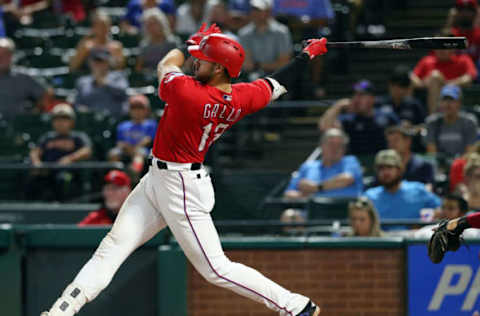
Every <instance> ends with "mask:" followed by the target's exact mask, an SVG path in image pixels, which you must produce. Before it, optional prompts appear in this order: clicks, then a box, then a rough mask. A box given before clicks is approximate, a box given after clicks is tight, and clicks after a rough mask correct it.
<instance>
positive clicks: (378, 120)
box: [319, 80, 399, 155]
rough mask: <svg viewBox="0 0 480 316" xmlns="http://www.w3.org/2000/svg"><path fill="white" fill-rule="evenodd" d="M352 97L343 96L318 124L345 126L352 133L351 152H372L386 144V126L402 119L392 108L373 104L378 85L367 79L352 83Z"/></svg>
mask: <svg viewBox="0 0 480 316" xmlns="http://www.w3.org/2000/svg"><path fill="white" fill-rule="evenodd" d="M353 91H354V94H353V96H352V98H345V99H340V100H338V101H337V102H335V104H333V105H332V106H331V107H330V108H329V109H328V110H327V111H326V112H325V114H324V115H323V116H322V117H321V118H320V121H319V127H320V129H321V130H326V129H328V128H332V127H338V128H340V127H341V128H343V130H344V131H345V133H346V134H347V135H348V137H350V147H349V153H351V154H353V155H370V154H372V153H376V152H378V151H379V150H381V149H385V148H386V145H387V144H386V141H385V136H384V133H385V129H386V128H387V127H389V126H392V125H397V124H398V123H399V120H398V117H397V115H396V114H395V113H393V111H384V110H381V109H377V108H375V107H374V105H375V88H374V86H373V84H372V83H371V82H370V81H368V80H361V81H359V82H357V83H355V85H354V86H353Z"/></svg>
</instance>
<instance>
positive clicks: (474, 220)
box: [467, 212, 480, 228]
mask: <svg viewBox="0 0 480 316" xmlns="http://www.w3.org/2000/svg"><path fill="white" fill-rule="evenodd" d="M467 222H468V224H470V226H471V227H473V228H480V212H478V213H473V214H470V215H467Z"/></svg>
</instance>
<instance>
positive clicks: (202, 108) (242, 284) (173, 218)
mask: <svg viewBox="0 0 480 316" xmlns="http://www.w3.org/2000/svg"><path fill="white" fill-rule="evenodd" d="M219 31H220V30H219V29H218V27H216V26H215V25H212V26H211V27H210V28H209V29H207V30H205V29H204V27H202V28H201V29H200V30H199V32H197V33H196V34H194V35H193V36H192V37H190V39H189V40H188V41H187V44H190V46H188V52H189V53H190V54H192V55H193V56H194V57H195V58H196V60H195V62H194V73H195V76H194V77H190V76H186V75H184V74H183V73H182V72H181V70H180V67H181V66H182V65H183V63H184V61H185V53H184V52H183V51H182V50H179V49H173V50H171V51H170V52H169V53H168V54H167V55H166V56H165V57H164V58H163V59H162V60H161V61H160V63H159V64H158V79H159V82H160V86H159V95H160V98H161V99H163V100H164V101H165V102H166V103H167V104H168V105H167V106H166V107H165V112H164V114H163V116H162V118H161V120H160V122H159V125H158V128H157V135H156V137H155V142H154V146H153V158H152V159H151V166H150V168H149V171H148V173H147V174H146V175H145V176H144V177H143V178H142V179H141V181H140V183H139V184H138V185H137V186H136V187H135V189H134V190H133V191H132V193H131V194H130V195H129V197H128V198H127V200H126V201H125V203H124V204H123V206H122V208H121V210H120V212H119V214H118V216H117V219H116V221H115V223H114V224H113V227H112V229H111V230H110V232H109V233H108V234H107V235H106V236H105V238H104V239H103V240H102V242H101V243H100V246H99V247H98V249H97V250H96V252H95V253H94V255H93V256H92V258H91V259H90V260H89V261H88V262H87V263H86V264H85V265H84V266H83V268H82V269H81V270H80V272H79V273H78V275H77V276H76V277H75V279H74V280H73V282H72V283H71V284H70V285H68V286H67V288H66V289H65V291H64V292H63V294H62V296H61V297H60V298H59V299H58V300H57V301H56V302H55V303H54V304H53V306H52V308H50V310H49V311H48V312H43V313H42V315H41V316H73V315H75V314H76V313H78V312H79V311H80V309H81V308H82V306H83V305H85V304H86V303H87V302H89V301H92V300H93V299H95V297H96V296H97V295H98V294H99V293H100V292H101V291H102V290H103V289H104V288H105V287H107V285H108V284H109V283H110V281H111V279H112V277H113V275H114V274H115V272H116V271H117V269H118V268H119V267H120V265H121V264H122V263H123V262H124V261H125V259H126V258H127V257H128V256H129V255H130V254H131V253H132V252H133V251H134V250H135V249H137V248H138V247H139V246H141V245H143V244H144V243H145V242H147V241H148V240H149V239H151V238H152V237H153V236H154V235H155V234H157V233H158V232H159V231H160V230H162V229H163V228H165V227H166V226H167V225H168V227H169V228H170V230H171V231H172V233H173V235H174V236H175V238H176V240H177V241H178V243H179V244H180V246H181V247H182V249H183V251H184V252H185V255H186V256H187V258H188V259H189V260H190V262H191V263H192V265H193V266H194V267H195V269H197V271H198V272H199V273H200V274H201V275H202V276H203V277H204V278H205V279H206V280H207V281H209V282H211V283H213V284H215V285H218V286H221V287H224V288H227V289H229V290H232V291H234V292H236V293H238V294H240V295H243V296H245V297H247V298H250V299H252V300H254V301H257V302H259V303H263V304H265V305H266V306H267V307H268V308H270V309H272V310H274V311H277V312H278V313H279V314H280V315H285V316H287V315H288V316H318V315H319V314H320V308H319V307H317V306H315V304H314V303H313V302H311V301H310V300H309V299H308V298H307V297H305V296H303V295H300V294H296V293H292V292H290V291H288V290H286V289H284V288H283V287H281V286H280V285H278V284H276V283H274V282H273V281H271V280H269V279H267V278H266V277H265V276H263V275H262V274H260V273H259V272H258V271H256V270H254V269H252V268H249V267H247V266H245V265H242V264H240V263H235V262H231V261H230V260H229V259H228V258H227V257H226V256H225V254H224V253H223V250H222V246H221V244H220V240H219V237H218V234H217V231H216V229H215V227H214V225H213V221H212V219H211V217H210V211H211V210H212V208H213V205H214V191H213V187H212V183H211V180H210V178H209V175H208V173H207V172H206V171H205V170H204V169H203V167H202V162H203V160H204V157H205V154H206V152H207V150H208V147H209V146H210V145H211V144H212V143H213V142H214V141H215V140H216V139H218V138H219V137H220V136H221V135H222V133H223V132H225V131H226V130H227V129H229V128H230V127H231V126H232V125H233V124H235V123H236V122H238V121H239V120H240V119H241V118H243V117H244V116H246V115H247V114H251V113H254V112H256V111H258V110H260V109H262V108H263V107H265V106H266V105H267V104H268V103H269V102H270V101H272V100H275V99H276V98H278V97H279V96H280V95H281V94H283V93H285V92H286V89H288V88H289V86H291V85H292V84H293V83H292V82H290V80H289V79H290V78H292V77H295V76H293V75H294V73H295V72H298V71H302V68H303V66H305V65H307V64H308V61H309V59H312V58H314V57H315V56H317V55H322V54H324V53H326V51H327V49H326V39H323V38H322V39H313V40H309V41H308V46H306V47H305V48H304V50H303V52H302V53H301V54H300V55H299V56H297V57H296V58H295V59H294V60H293V61H292V62H291V63H290V64H289V65H287V66H285V67H284V68H282V69H281V70H279V71H277V72H276V73H274V74H273V75H272V76H271V77H267V78H264V79H259V80H256V81H254V82H251V83H239V84H231V83H230V78H234V77H237V76H238V75H239V74H240V70H241V67H242V64H243V61H244V58H245V52H244V50H243V48H242V46H241V45H240V44H239V43H238V42H236V41H235V40H233V39H231V38H229V37H227V36H225V35H223V34H220V33H219Z"/></svg>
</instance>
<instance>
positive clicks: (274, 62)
mask: <svg viewBox="0 0 480 316" xmlns="http://www.w3.org/2000/svg"><path fill="white" fill-rule="evenodd" d="M250 7H251V11H250V17H251V21H252V22H250V23H249V24H247V25H246V26H245V27H243V28H241V29H240V30H239V32H238V35H239V38H240V42H241V43H242V45H243V47H244V48H245V53H246V56H245V63H244V70H245V71H247V72H258V73H259V75H261V74H262V73H263V74H268V73H271V72H273V71H275V70H277V69H279V68H280V67H282V66H285V65H286V64H287V63H288V62H289V61H290V58H291V56H292V52H293V44H292V37H291V34H290V31H289V30H288V27H287V26H285V25H283V24H281V23H279V22H277V21H276V20H275V19H274V18H272V7H273V0H250ZM252 79H253V78H252Z"/></svg>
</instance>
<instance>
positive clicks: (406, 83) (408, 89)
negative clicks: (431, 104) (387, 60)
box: [378, 65, 427, 126]
mask: <svg viewBox="0 0 480 316" xmlns="http://www.w3.org/2000/svg"><path fill="white" fill-rule="evenodd" d="M378 106H379V107H380V108H381V109H382V110H384V111H393V112H395V114H396V115H397V116H398V118H399V119H400V121H401V123H402V124H404V125H408V126H419V125H422V124H423V123H424V122H425V118H426V116H427V113H426V110H425V107H424V106H423V104H422V103H421V102H420V101H419V100H418V99H416V98H414V97H412V82H411V80H410V70H409V69H408V67H405V66H401V65H400V66H397V67H395V69H394V70H393V72H392V73H391V74H390V77H389V80H388V95H386V96H384V97H383V98H380V99H379V100H378Z"/></svg>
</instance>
